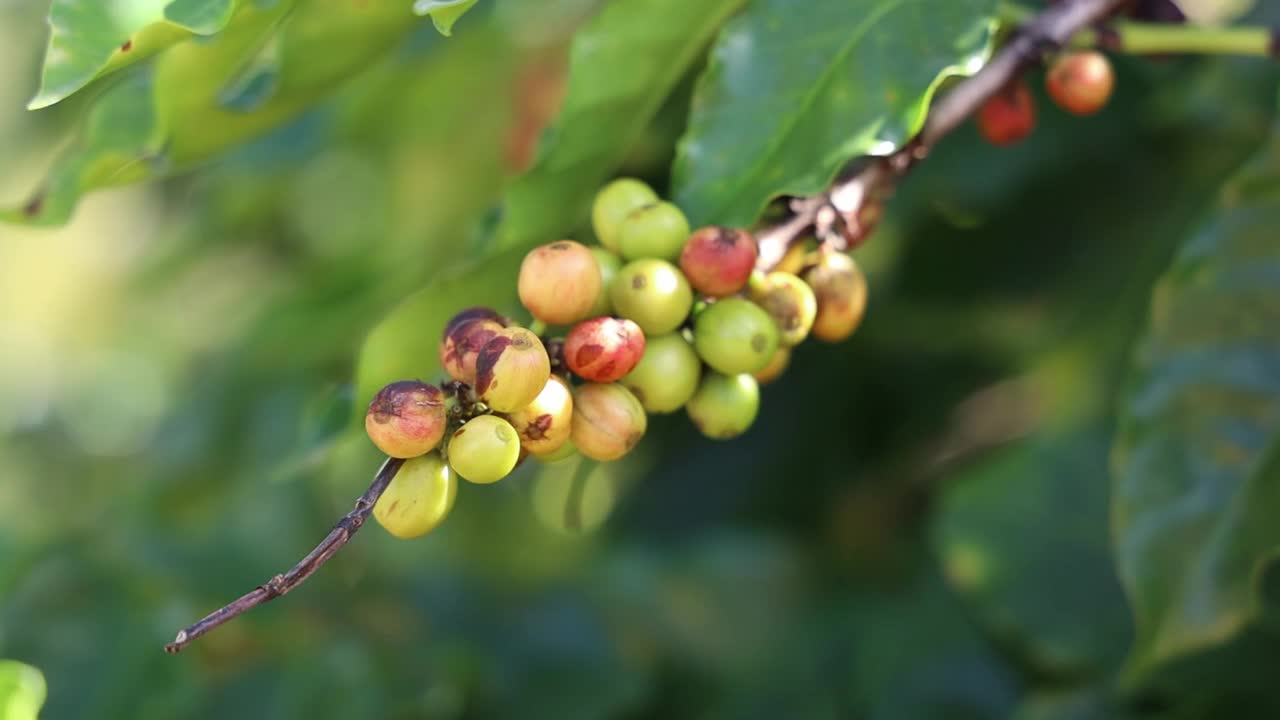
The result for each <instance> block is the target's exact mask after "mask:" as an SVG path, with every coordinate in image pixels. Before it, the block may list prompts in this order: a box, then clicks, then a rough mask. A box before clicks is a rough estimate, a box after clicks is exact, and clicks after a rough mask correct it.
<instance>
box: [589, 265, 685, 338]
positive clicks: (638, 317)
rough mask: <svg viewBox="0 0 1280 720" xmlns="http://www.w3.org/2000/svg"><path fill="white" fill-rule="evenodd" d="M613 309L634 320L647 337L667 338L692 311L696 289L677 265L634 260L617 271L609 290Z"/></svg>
mask: <svg viewBox="0 0 1280 720" xmlns="http://www.w3.org/2000/svg"><path fill="white" fill-rule="evenodd" d="M609 297H610V298H612V300H613V309H614V312H616V313H617V314H618V315H621V316H622V317H624V318H627V319H629V320H634V321H635V323H636V324H637V325H639V326H640V329H641V330H643V331H644V332H645V334H646V335H665V334H667V333H669V332H671V331H672V330H675V329H676V328H678V327H680V324H681V323H683V322H684V320H685V318H687V317H688V316H689V310H690V309H692V308H693V289H692V288H690V287H689V281H688V280H686V279H685V277H684V274H683V273H681V272H680V269H679V268H677V267H676V266H675V265H672V264H671V263H669V262H667V261H665V260H635V261H633V262H630V263H627V264H626V265H624V266H623V268H622V269H621V270H619V271H618V277H616V278H614V280H613V285H612V286H611V287H610V288H609Z"/></svg>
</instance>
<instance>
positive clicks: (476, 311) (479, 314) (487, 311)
mask: <svg viewBox="0 0 1280 720" xmlns="http://www.w3.org/2000/svg"><path fill="white" fill-rule="evenodd" d="M472 320H492V321H494V322H496V323H498V324H499V325H501V326H502V327H510V326H511V319H510V318H507V317H503V316H502V314H501V313H499V312H498V311H497V310H494V309H493V308H487V307H480V306H476V307H469V308H467V309H466V310H463V311H462V312H459V313H458V314H456V315H454V316H453V317H451V318H449V322H447V323H445V325H444V332H443V333H442V334H441V335H440V340H441V341H444V340H447V339H448V338H449V335H450V334H452V333H453V332H454V331H455V330H457V329H458V328H459V327H461V326H462V324H463V323H466V322H470V321H472Z"/></svg>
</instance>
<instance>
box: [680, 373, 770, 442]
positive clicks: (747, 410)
mask: <svg viewBox="0 0 1280 720" xmlns="http://www.w3.org/2000/svg"><path fill="white" fill-rule="evenodd" d="M686 408H687V410H688V412H689V419H690V420H692V421H693V424H694V425H697V426H698V430H699V431H700V432H701V433H702V434H703V435H706V436H707V437H709V438H712V439H714V440H727V439H729V438H734V437H737V436H739V435H741V434H742V433H744V432H746V431H747V428H749V427H751V423H753V422H755V420H756V413H758V412H759V411H760V386H759V384H757V383H756V379H755V378H753V377H751V376H750V375H747V374H745V373H744V374H740V375H722V374H720V373H717V372H711V373H707V374H706V376H705V377H703V378H702V384H701V385H699V386H698V392H696V393H694V395H693V399H691V400H690V401H689V404H688V405H687V406H686Z"/></svg>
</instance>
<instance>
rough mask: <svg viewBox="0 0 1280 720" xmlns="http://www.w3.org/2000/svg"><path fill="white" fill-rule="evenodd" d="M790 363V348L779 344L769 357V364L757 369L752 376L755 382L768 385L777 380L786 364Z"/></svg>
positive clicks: (784, 369) (785, 368) (784, 370)
mask: <svg viewBox="0 0 1280 720" xmlns="http://www.w3.org/2000/svg"><path fill="white" fill-rule="evenodd" d="M790 364H791V348H789V347H786V346H785V345H782V346H779V347H778V351H777V352H775V353H774V354H773V357H772V358H770V359H769V364H768V365H765V366H764V367H763V368H761V369H760V370H757V371H756V373H755V375H754V377H755V379H756V382H758V383H760V384H761V385H768V384H769V383H771V382H773V381H774V380H777V379H778V378H779V377H781V376H782V373H784V372H786V370H787V366H788V365H790Z"/></svg>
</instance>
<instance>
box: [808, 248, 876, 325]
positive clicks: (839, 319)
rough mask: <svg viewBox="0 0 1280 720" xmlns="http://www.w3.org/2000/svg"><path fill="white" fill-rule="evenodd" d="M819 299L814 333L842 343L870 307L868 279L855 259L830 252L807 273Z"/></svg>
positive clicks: (814, 292)
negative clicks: (868, 303)
mask: <svg viewBox="0 0 1280 720" xmlns="http://www.w3.org/2000/svg"><path fill="white" fill-rule="evenodd" d="M804 279H805V282H807V283H809V287H811V288H813V294H814V295H815V296H817V298H818V314H817V317H815V318H814V321H813V336H814V337H816V338H818V339H819V340H823V341H826V342H840V341H841V340H844V339H845V338H847V337H849V336H850V335H852V334H853V331H854V330H857V329H858V324H859V323H861V322H862V314H863V312H864V311H866V309H867V278H866V277H865V276H864V275H863V274H862V270H861V269H860V268H859V267H858V264H857V263H855V262H854V261H853V258H851V257H849V256H848V255H845V254H844V253H830V254H828V255H826V256H824V257H823V258H822V261H821V262H819V263H818V264H817V265H815V266H814V267H813V268H811V269H810V270H809V271H808V272H807V273H805V276H804Z"/></svg>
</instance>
